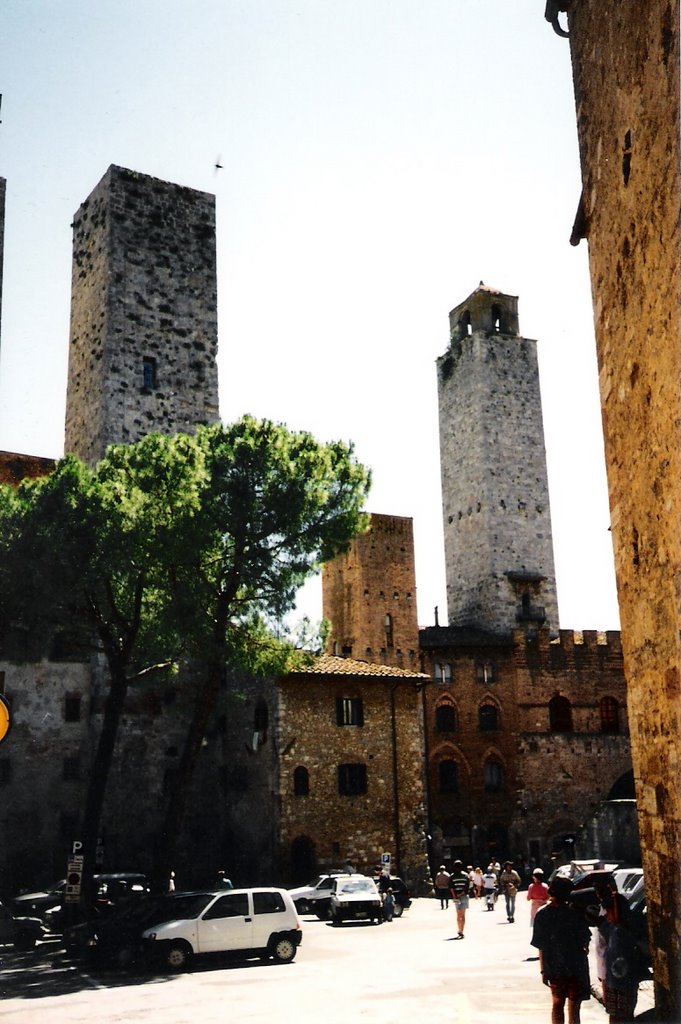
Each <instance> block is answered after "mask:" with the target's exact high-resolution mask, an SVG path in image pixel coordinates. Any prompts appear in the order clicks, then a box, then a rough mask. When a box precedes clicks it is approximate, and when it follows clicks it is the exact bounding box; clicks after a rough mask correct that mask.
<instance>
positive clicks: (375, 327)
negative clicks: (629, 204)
mask: <svg viewBox="0 0 681 1024" xmlns="http://www.w3.org/2000/svg"><path fill="white" fill-rule="evenodd" d="M544 6H545V4H544V2H543V0H513V3H509V2H508V0H484V2H483V0H193V2H192V4H188V3H186V2H179V0H116V3H113V2H110V0H99V2H97V3H92V0H57V2H55V0H6V2H5V4H4V10H3V25H2V33H1V35H0V91H1V92H2V93H3V101H2V111H1V113H0V116H1V118H2V123H1V124H0V176H1V177H4V178H6V179H7V206H6V228H5V253H4V285H3V296H2V328H1V330H2V333H1V337H0V449H2V450H5V451H16V452H25V453H29V454H33V455H41V456H49V457H57V456H60V455H61V454H62V453H63V443H64V408H65V397H66V372H67V360H68V333H69V304H70V276H71V228H70V224H71V221H72V218H73V214H74V213H75V211H76V210H77V208H78V207H79V206H80V204H81V202H82V201H83V200H84V199H85V198H86V197H87V195H88V194H89V193H90V192H91V191H92V189H93V188H94V186H95V185H96V184H97V182H98V181H99V180H100V178H101V177H102V176H103V174H104V173H105V171H106V169H107V167H108V166H109V165H110V164H112V163H113V164H119V165H121V166H124V167H129V168H131V169H133V170H135V171H139V172H142V173H145V174H150V175H154V176H156V177H159V178H163V179H165V180H167V181H173V182H177V183H179V184H181V185H186V186H189V187H191V188H195V189H200V190H203V191H208V192H212V193H214V194H215V196H216V203H217V258H218V295H219V305H218V321H219V353H218V368H219V379H220V412H221V416H222V418H223V420H225V421H231V420H234V419H236V418H238V417H239V416H241V415H242V414H243V413H246V412H249V413H251V414H253V415H255V416H258V417H267V418H270V419H273V420H276V421H281V422H284V423H286V424H287V425H288V426H289V427H291V428H292V429H305V430H310V431H311V432H312V433H313V434H315V436H317V437H318V438H319V439H320V440H323V441H329V440H335V439H343V440H348V441H352V442H353V443H354V445H355V450H356V454H357V457H358V458H359V459H360V460H361V461H362V462H365V463H366V464H368V465H369V466H370V467H371V469H372V473H373V487H372V493H371V496H370V501H369V506H368V507H369V511H372V512H380V513H384V514H388V515H397V516H409V517H411V518H412V519H413V521H414V536H415V547H416V573H417V602H418V613H419V624H420V625H422V626H427V625H432V624H433V622H434V609H435V607H438V609H439V621H440V623H441V624H442V623H444V622H445V621H446V612H445V609H446V594H445V580H444V554H443V540H442V522H441V494H440V469H439V449H438V425H437V391H436V375H435V360H436V358H437V357H438V356H439V355H441V354H442V353H443V352H444V351H445V349H446V347H447V345H448V340H449V327H448V313H449V310H450V309H452V308H453V307H454V306H456V305H458V304H459V303H460V302H461V301H463V300H464V299H465V298H466V297H467V296H468V295H469V294H470V293H471V292H472V291H473V290H474V289H475V287H476V286H477V285H478V283H479V282H480V281H481V280H483V281H484V282H485V283H486V284H488V285H491V286H492V287H495V288H498V289H499V290H501V291H503V292H505V293H507V294H511V295H517V296H519V314H520V332H521V334H522V335H523V336H525V337H527V338H533V339H536V340H537V343H538V354H539V367H540V384H541V391H542V403H543V415H544V427H545V438H546V449H547V462H548V474H549V489H550V497H551V514H552V523H553V537H554V550H555V563H556V576H557V586H558V602H559V614H560V626H561V628H564V629H617V628H619V618H618V611H617V600H616V592H615V583H614V570H613V559H612V545H611V535H610V532H609V512H608V502H607V486H606V479H605V468H604V459H603V442H602V431H601V419H600V406H599V398H598V371H597V365H596V355H595V343H594V331H593V316H592V307H591V292H590V283H589V273H588V252H587V246H586V243H585V242H582V243H581V245H579V246H578V247H572V246H570V245H569V236H570V231H571V227H572V222H573V219H574V215H575V212H576V209H577V204H578V200H579V195H580V189H581V184H580V173H579V159H578V149H577V138H576V127H575V108H574V95H573V90H572V79H571V70H570V56H569V46H568V42H567V41H566V40H565V39H561V38H559V37H558V36H556V35H555V34H554V33H553V31H552V29H551V27H550V26H549V25H548V23H547V22H545V20H544V17H543V13H544ZM216 163H219V164H220V165H221V167H220V168H216V166H215V165H216ZM299 611H300V613H301V614H303V613H305V614H308V615H310V616H311V617H312V618H313V619H318V618H319V617H321V597H320V587H319V583H318V581H316V582H313V583H312V584H311V585H309V586H307V587H306V588H305V589H304V591H303V593H302V594H301V597H300V601H299Z"/></svg>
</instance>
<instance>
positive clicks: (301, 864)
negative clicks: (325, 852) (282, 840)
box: [290, 836, 317, 885]
mask: <svg viewBox="0 0 681 1024" xmlns="http://www.w3.org/2000/svg"><path fill="white" fill-rule="evenodd" d="M316 873H317V853H316V850H315V845H314V843H313V841H312V840H311V839H310V837H309V836H296V838H295V839H294V840H293V842H292V843H291V860H290V874H291V882H292V883H293V885H304V884H305V882H309V881H311V879H312V878H313V877H314V875H315V874H316Z"/></svg>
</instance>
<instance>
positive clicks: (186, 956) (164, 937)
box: [142, 888, 303, 971]
mask: <svg viewBox="0 0 681 1024" xmlns="http://www.w3.org/2000/svg"><path fill="white" fill-rule="evenodd" d="M166 907H167V913H168V914H169V915H172V916H169V917H168V918H166V919H165V920H163V921H160V922H159V923H157V924H154V925H153V926H152V927H150V928H148V929H147V930H146V931H145V932H143V934H142V942H143V945H144V946H145V952H146V954H147V955H148V956H150V957H151V959H153V960H156V961H157V962H159V961H160V962H161V963H162V964H164V965H165V966H166V967H167V968H169V969H170V970H171V971H182V970H186V969H187V967H188V966H189V963H190V961H191V959H192V957H193V956H194V955H197V954H203V953H238V954H240V955H242V956H248V955H257V956H262V957H273V958H274V959H275V960H276V961H278V962H279V963H290V962H291V960H293V958H294V957H295V955H296V952H297V950H298V946H299V945H300V943H301V942H302V937H303V933H302V929H301V926H300V919H299V918H298V914H297V912H296V908H295V907H294V905H293V900H292V899H291V897H290V896H289V894H288V893H287V892H286V890H285V889H271V888H262V889H230V890H229V891H227V892H226V891H225V890H224V889H222V890H220V891H219V892H195V893H175V894H174V895H173V896H171V897H166V901H165V906H164V912H165V909H166Z"/></svg>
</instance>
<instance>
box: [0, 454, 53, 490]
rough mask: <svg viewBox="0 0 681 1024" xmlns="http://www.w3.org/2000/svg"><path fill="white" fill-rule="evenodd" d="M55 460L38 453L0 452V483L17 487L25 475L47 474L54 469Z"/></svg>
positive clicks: (31, 476)
mask: <svg viewBox="0 0 681 1024" xmlns="http://www.w3.org/2000/svg"><path fill="white" fill-rule="evenodd" d="M55 461H56V460H55V459H43V458H41V457H40V456H39V455H20V454H19V453H18V452H0V484H12V486H14V487H17V486H18V485H19V484H20V483H21V481H22V480H25V479H26V478H27V477H30V478H34V477H38V476H47V475H48V473H51V472H52V470H53V469H54V464H55Z"/></svg>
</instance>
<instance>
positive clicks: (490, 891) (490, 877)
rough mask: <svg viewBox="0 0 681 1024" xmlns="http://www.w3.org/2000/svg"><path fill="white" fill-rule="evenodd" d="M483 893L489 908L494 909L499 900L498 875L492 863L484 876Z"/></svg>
mask: <svg viewBox="0 0 681 1024" xmlns="http://www.w3.org/2000/svg"><path fill="white" fill-rule="evenodd" d="M482 895H483V897H484V899H485V906H486V907H487V909H488V910H494V907H495V906H496V902H497V876H496V872H494V871H493V870H492V865H491V864H490V866H489V867H488V868H487V871H485V873H484V875H483V876H482Z"/></svg>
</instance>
